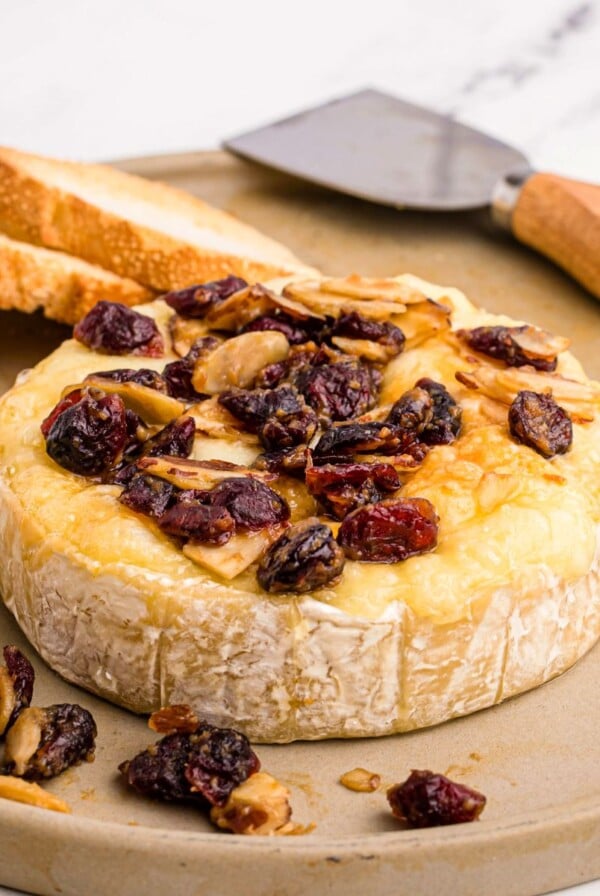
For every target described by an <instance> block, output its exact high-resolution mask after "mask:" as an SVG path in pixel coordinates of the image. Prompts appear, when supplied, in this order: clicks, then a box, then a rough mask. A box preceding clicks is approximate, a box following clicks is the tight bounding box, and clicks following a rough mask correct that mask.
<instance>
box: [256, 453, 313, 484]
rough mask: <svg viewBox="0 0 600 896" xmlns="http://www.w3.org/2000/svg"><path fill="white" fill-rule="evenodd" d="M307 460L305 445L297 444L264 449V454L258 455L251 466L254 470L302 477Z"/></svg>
mask: <svg viewBox="0 0 600 896" xmlns="http://www.w3.org/2000/svg"><path fill="white" fill-rule="evenodd" d="M307 460H308V449H307V448H306V445H297V446H296V447H295V448H283V449H282V450H281V451H265V453H264V454H259V455H258V457H257V458H256V460H255V461H254V463H253V464H252V466H253V467H254V469H256V470H267V471H268V472H269V473H283V474H287V475H288V476H302V478H304V470H305V469H306V464H307Z"/></svg>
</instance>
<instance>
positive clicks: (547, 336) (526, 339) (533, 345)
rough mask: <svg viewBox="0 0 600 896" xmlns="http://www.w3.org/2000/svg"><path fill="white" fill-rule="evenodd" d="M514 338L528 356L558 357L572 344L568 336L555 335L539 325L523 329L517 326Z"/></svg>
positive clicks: (513, 334) (513, 333) (512, 334)
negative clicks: (541, 328)
mask: <svg viewBox="0 0 600 896" xmlns="http://www.w3.org/2000/svg"><path fill="white" fill-rule="evenodd" d="M511 336H512V339H513V341H514V342H516V343H517V345H518V346H519V348H520V349H521V351H522V352H523V354H525V355H527V357H528V358H544V359H549V360H550V359H553V358H556V356H557V355H559V354H560V353H561V352H564V351H566V349H567V348H568V347H569V345H570V344H571V342H570V340H569V339H567V338H566V336H554V334H553V333H549V332H548V331H547V330H540V329H539V327H530V326H529V327H526V328H525V329H523V330H519V328H515V332H512V333H511Z"/></svg>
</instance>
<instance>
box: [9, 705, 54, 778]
mask: <svg viewBox="0 0 600 896" xmlns="http://www.w3.org/2000/svg"><path fill="white" fill-rule="evenodd" d="M44 721H45V716H44V711H43V710H42V709H38V708H37V707H34V706H30V707H28V708H27V709H24V710H23V711H22V712H21V713H20V715H19V717H18V719H17V721H16V722H15V723H14V725H11V727H10V728H9V730H8V734H7V735H6V744H5V749H4V761H5V762H6V763H11V764H12V767H13V770H14V774H15V775H24V774H25V771H26V769H27V766H28V764H29V761H30V759H31V757H32V756H33V754H34V753H35V751H36V750H37V749H38V747H39V746H40V743H41V740H42V730H43V727H44Z"/></svg>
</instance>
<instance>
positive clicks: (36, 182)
mask: <svg viewBox="0 0 600 896" xmlns="http://www.w3.org/2000/svg"><path fill="white" fill-rule="evenodd" d="M0 231H3V232H4V233H5V234H7V235H8V236H11V237H13V238H15V239H19V240H24V241H26V242H30V243H35V244H37V245H42V246H47V247H49V248H52V249H60V250H62V251H65V252H69V253H71V254H72V255H77V256H78V257H79V258H84V259H85V260H86V261H89V262H92V263H93V264H98V265H100V266H101V267H103V268H106V269H107V270H109V271H113V272H114V273H115V274H119V275H120V276H121V277H130V278H131V279H133V280H136V281H138V282H139V283H143V284H144V285H146V286H148V287H150V288H152V289H155V290H159V291H165V290H169V289H177V288H181V287H183V286H189V285H190V284H192V283H198V282H202V281H206V280H211V279H215V278H218V277H222V276H225V275H227V274H237V275H238V276H241V277H246V278H247V279H248V280H252V281H255V280H264V279H267V278H269V277H277V276H286V275H288V274H292V273H295V272H297V271H298V270H302V269H304V270H306V268H305V266H304V265H303V264H302V262H300V261H299V260H298V259H297V258H296V257H295V256H294V255H293V254H292V253H291V252H290V251H289V250H288V249H286V248H285V247H284V246H282V245H280V244H279V243H277V242H275V241H274V240H271V239H269V238H268V237H265V236H263V235H262V234H261V233H259V232H258V231H256V230H254V229H253V228H252V227H249V226H247V225H246V224H242V223H241V222H239V221H237V220H235V219H234V218H232V217H231V216H230V215H228V214H226V213H225V212H222V211H220V210H219V209H215V208H213V207H212V206H210V205H207V204H206V203H205V202H202V201H201V200H199V199H196V198H194V197H192V196H190V195H188V194H186V193H184V192H181V191H180V190H176V189H174V188H173V187H169V186H167V185H165V184H161V183H157V182H155V181H147V180H144V179H142V178H139V177H134V176H133V175H130V174H124V173H123V172H121V171H116V170H115V169H113V168H109V167H106V166H103V165H85V164H81V163H77V162H62V161H57V160H54V159H47V158H42V157H39V156H35V155H31V154H29V153H24V152H19V151H17V150H14V149H8V148H0Z"/></svg>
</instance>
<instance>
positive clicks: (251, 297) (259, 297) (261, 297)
mask: <svg viewBox="0 0 600 896" xmlns="http://www.w3.org/2000/svg"><path fill="white" fill-rule="evenodd" d="M276 308H279V309H280V310H281V311H285V312H286V314H289V315H290V316H291V317H295V318H298V319H300V320H307V319H308V318H309V317H314V316H315V315H314V314H313V313H312V312H311V310H310V309H309V308H307V307H306V306H305V305H302V304H301V303H299V302H295V301H293V300H291V299H289V298H286V297H285V296H280V295H278V294H277V293H276V292H273V290H270V289H267V287H266V286H262V285H261V284H256V285H255V286H248V287H246V289H241V290H239V291H238V292H235V293H233V295H231V296H229V298H228V299H225V301H224V302H220V303H219V304H218V305H215V306H214V308H212V309H211V310H210V311H209V313H208V314H207V315H206V318H205V320H206V323H207V324H208V326H210V327H211V328H212V329H214V330H234V331H237V330H239V329H240V328H241V327H243V326H245V324H248V323H250V322H251V321H253V320H256V318H257V317H262V316H263V315H264V314H268V313H269V312H270V311H274V310H275V309H276Z"/></svg>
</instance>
